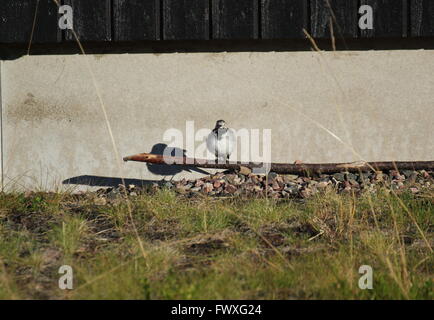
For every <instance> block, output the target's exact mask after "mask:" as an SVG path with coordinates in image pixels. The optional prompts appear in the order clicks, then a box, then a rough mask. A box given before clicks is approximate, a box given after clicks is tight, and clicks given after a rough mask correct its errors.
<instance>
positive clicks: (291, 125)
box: [1, 50, 434, 189]
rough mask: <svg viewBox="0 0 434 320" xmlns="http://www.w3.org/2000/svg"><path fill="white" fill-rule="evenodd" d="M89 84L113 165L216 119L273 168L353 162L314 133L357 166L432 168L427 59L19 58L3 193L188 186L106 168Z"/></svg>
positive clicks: (382, 55) (431, 74) (6, 93)
mask: <svg viewBox="0 0 434 320" xmlns="http://www.w3.org/2000/svg"><path fill="white" fill-rule="evenodd" d="M86 59H88V63H87V62H86ZM91 72H92V73H93V74H94V78H95V84H96V86H97V87H98V88H99V90H100V93H101V97H102V100H103V103H104V105H105V107H106V109H107V115H108V119H109V122H110V125H111V128H112V130H113V136H114V138H115V143H116V147H117V149H118V150H119V155H120V156H126V155H130V154H135V153H139V152H149V151H151V149H152V147H153V146H154V145H155V144H158V143H164V141H163V133H164V132H165V131H166V130H167V129H169V128H177V129H180V130H182V131H184V130H185V121H186V120H194V121H195V126H196V129H199V128H205V127H208V128H211V127H212V126H213V125H214V123H215V121H216V120H218V119H225V120H226V122H227V123H228V125H229V126H231V127H233V128H235V129H240V128H248V129H251V128H257V129H267V128H269V129H272V161H273V162H293V161H294V160H296V159H300V160H303V161H304V162H340V161H354V160H358V158H359V157H358V156H357V155H356V154H354V153H353V152H352V151H351V150H350V148H348V147H346V146H344V145H343V144H341V143H340V142H339V141H338V140H337V139H336V138H335V137H333V136H332V135H331V134H330V133H328V132H326V131H325V130H324V129H323V128H321V127H320V126H319V124H320V125H321V126H324V127H325V128H327V129H329V130H330V131H332V132H333V133H334V134H336V135H337V136H339V137H340V138H341V139H342V140H343V141H345V142H346V143H348V144H349V145H352V146H353V147H354V149H355V151H356V152H357V154H359V155H360V156H361V157H363V158H364V159H366V160H368V161H375V160H433V159H434V144H433V141H434V130H433V125H434V112H433V111H434V90H433V88H434V52H433V51H424V50H414V51H364V52H356V51H351V52H323V53H317V52H286V53H276V52H269V53H187V54H181V53H178V54H177V53H171V54H120V55H95V56H87V57H85V56H82V55H64V56H60V55H59V56H26V57H22V58H20V59H17V60H10V61H2V62H1V101H2V129H3V130H2V132H3V137H2V141H3V146H2V150H3V154H2V161H3V185H4V186H5V188H6V189H17V188H18V189H19V188H31V189H35V188H40V189H53V188H56V187H68V186H71V184H65V183H64V181H65V179H69V178H74V177H83V176H95V177H103V178H102V179H100V180H99V182H98V183H96V184H98V185H105V184H109V182H110V181H111V180H110V179H108V178H119V177H125V178H132V179H143V180H159V179H162V178H163V177H166V178H172V177H173V176H174V178H175V179H179V178H181V177H183V176H192V173H189V172H185V171H183V172H169V173H168V174H167V175H158V174H154V173H152V172H150V171H149V170H148V169H147V166H146V165H145V164H141V163H119V162H118V161H117V159H116V156H115V153H114V149H113V146H112V142H111V138H110V135H109V133H108V129H107V125H106V122H105V120H104V114H103V112H102V109H101V106H100V102H99V99H98V94H97V89H96V88H95V84H94V83H93V81H92V75H91ZM295 110H298V111H295ZM166 143H167V142H166ZM198 144H199V143H198ZM184 147H185V146H184ZM187 151H191V150H187ZM173 173H175V174H174V175H173ZM193 175H194V174H193ZM85 180H86V179H84V180H83V179H73V180H72V182H74V183H80V182H81V183H83V184H84V185H86V181H85ZM113 181H114V182H116V180H113Z"/></svg>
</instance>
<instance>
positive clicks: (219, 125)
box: [215, 120, 226, 129]
mask: <svg viewBox="0 0 434 320" xmlns="http://www.w3.org/2000/svg"><path fill="white" fill-rule="evenodd" d="M215 127H216V128H217V129H219V128H226V122H225V121H224V120H219V121H217V122H216V124H215Z"/></svg>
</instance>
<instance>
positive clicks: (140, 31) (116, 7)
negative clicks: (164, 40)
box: [112, 0, 160, 41]
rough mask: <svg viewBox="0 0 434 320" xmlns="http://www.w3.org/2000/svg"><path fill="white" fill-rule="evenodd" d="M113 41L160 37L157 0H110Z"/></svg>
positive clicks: (158, 2)
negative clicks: (111, 5) (111, 4)
mask: <svg viewBox="0 0 434 320" xmlns="http://www.w3.org/2000/svg"><path fill="white" fill-rule="evenodd" d="M112 1H113V19H112V21H113V29H112V30H113V39H114V41H140V40H159V39H160V1H159V0H146V1H144V0H112Z"/></svg>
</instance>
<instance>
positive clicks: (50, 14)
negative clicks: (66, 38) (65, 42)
mask: <svg viewBox="0 0 434 320" xmlns="http://www.w3.org/2000/svg"><path fill="white" fill-rule="evenodd" d="M36 8H37V9H38V11H37V15H36V20H35V12H36ZM57 11H58V8H57V6H56V4H55V3H54V2H53V1H52V0H40V1H39V2H38V1H37V0H14V1H11V0H9V1H8V0H1V1H0V42H4V43H26V42H27V43H28V42H29V39H30V37H31V36H32V29H33V22H35V28H34V30H33V37H32V42H34V43H46V42H58V41H60V40H61V37H62V36H61V34H62V33H61V31H60V29H59V28H58V27H57V23H58V15H57Z"/></svg>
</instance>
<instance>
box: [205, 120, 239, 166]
mask: <svg viewBox="0 0 434 320" xmlns="http://www.w3.org/2000/svg"><path fill="white" fill-rule="evenodd" d="M235 144H236V137H235V133H234V131H233V130H232V129H229V128H228V127H226V122H225V121H224V120H218V121H217V122H216V124H215V128H214V129H213V130H212V131H211V133H210V134H209V135H208V138H207V140H206V146H207V148H208V150H209V152H211V153H212V154H214V155H215V157H216V161H217V162H219V160H220V161H221V160H223V161H224V162H227V161H228V160H229V156H230V155H231V153H232V151H233V150H234V147H235Z"/></svg>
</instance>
